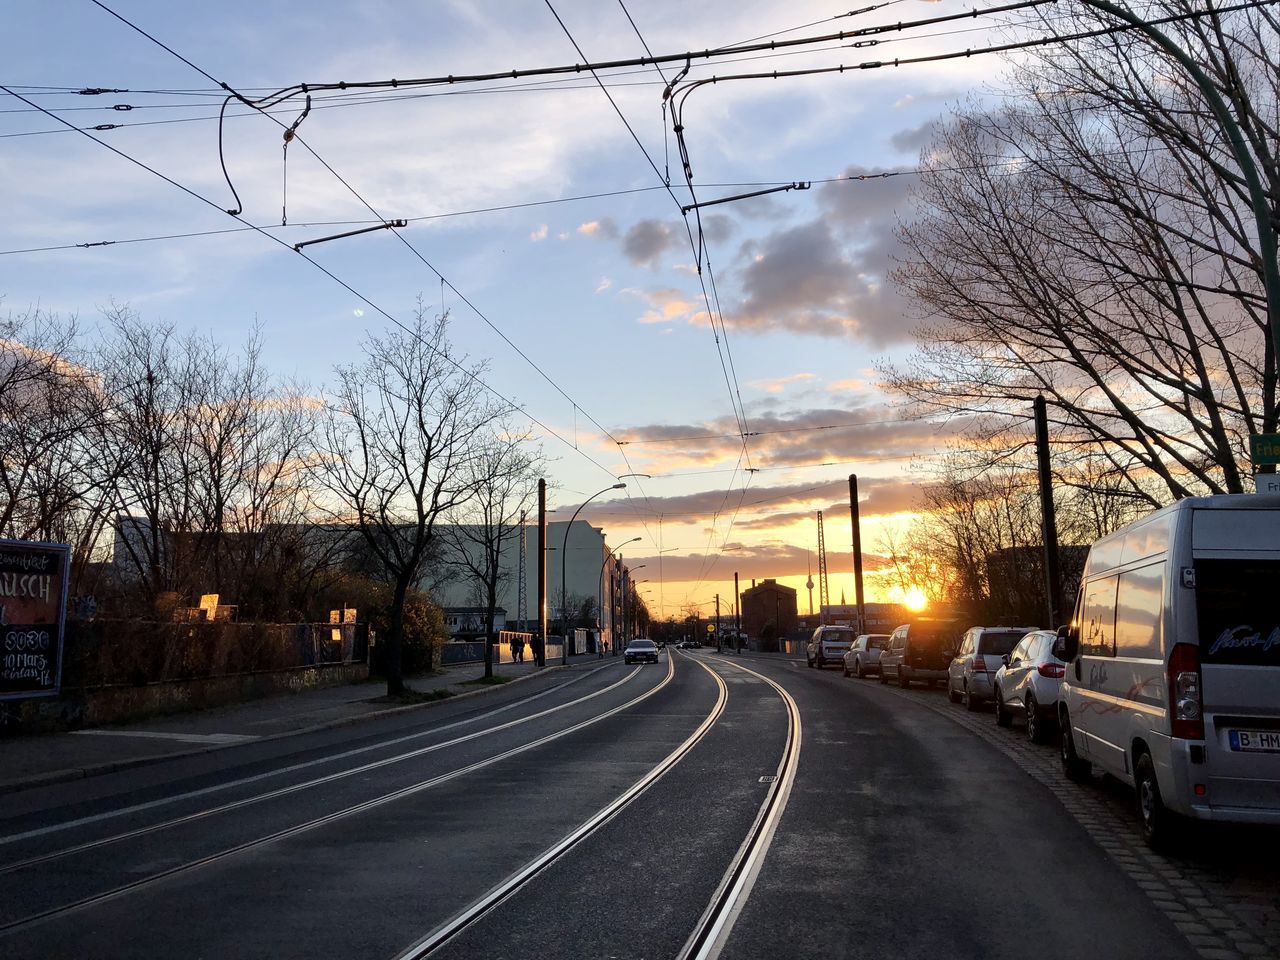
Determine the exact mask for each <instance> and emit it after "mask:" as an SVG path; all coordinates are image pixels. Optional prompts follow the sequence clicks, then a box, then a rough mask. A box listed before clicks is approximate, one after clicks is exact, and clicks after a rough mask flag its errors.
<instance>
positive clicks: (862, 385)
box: [823, 379, 871, 393]
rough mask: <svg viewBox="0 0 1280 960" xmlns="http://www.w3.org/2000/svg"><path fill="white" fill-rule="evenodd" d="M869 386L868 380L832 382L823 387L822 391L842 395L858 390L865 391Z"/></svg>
mask: <svg viewBox="0 0 1280 960" xmlns="http://www.w3.org/2000/svg"><path fill="white" fill-rule="evenodd" d="M870 386H871V383H870V381H868V380H857V379H852V380H834V381H832V382H831V383H828V384H827V385H826V386H825V387H823V389H824V390H825V391H826V392H827V393H844V392H846V391H848V392H857V391H859V390H866V389H867V388H868V387H870Z"/></svg>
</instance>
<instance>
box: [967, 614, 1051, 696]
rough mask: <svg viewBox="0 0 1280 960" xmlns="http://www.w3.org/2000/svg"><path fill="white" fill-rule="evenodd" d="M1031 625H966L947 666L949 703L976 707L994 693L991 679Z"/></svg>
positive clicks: (1031, 629) (1029, 629) (1030, 629)
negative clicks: (958, 644)
mask: <svg viewBox="0 0 1280 960" xmlns="http://www.w3.org/2000/svg"><path fill="white" fill-rule="evenodd" d="M1035 629H1036V628H1035V627H970V628H969V629H968V630H966V631H965V632H964V639H963V640H961V641H960V649H959V650H957V651H956V655H955V659H953V660H952V661H951V666H950V667H949V668H948V669H947V696H948V697H950V698H951V702H952V703H961V702H963V703H964V705H965V707H966V708H967V709H969V710H977V709H978V708H979V707H981V706H982V704H983V702H984V701H987V700H990V699H991V696H992V694H993V692H994V689H995V688H994V687H993V686H992V680H993V679H994V678H995V675H996V671H997V670H999V669H1000V665H1001V663H1002V662H1003V661H1002V660H1001V659H1000V658H1001V657H1003V656H1004V655H1005V654H1006V653H1011V652H1012V651H1013V648H1014V647H1015V646H1016V645H1017V643H1018V641H1019V640H1021V639H1022V638H1023V637H1025V636H1026V635H1027V634H1028V633H1031V632H1032V631H1033V630H1035Z"/></svg>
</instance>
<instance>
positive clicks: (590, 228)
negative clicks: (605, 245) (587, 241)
mask: <svg viewBox="0 0 1280 960" xmlns="http://www.w3.org/2000/svg"><path fill="white" fill-rule="evenodd" d="M578 232H579V233H580V234H582V235H583V236H584V237H600V238H601V239H604V240H612V239H613V238H614V237H616V236H617V235H618V225H617V224H616V223H614V222H613V220H612V219H611V218H610V217H601V218H600V219H599V220H589V221H587V222H586V223H583V224H580V225H579V226H578Z"/></svg>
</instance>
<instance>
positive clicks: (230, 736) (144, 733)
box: [71, 729, 258, 743]
mask: <svg viewBox="0 0 1280 960" xmlns="http://www.w3.org/2000/svg"><path fill="white" fill-rule="evenodd" d="M71 733H72V734H73V735H75V736H79V737H140V738H143V739H147V740H176V741H178V742H179V743H245V742H246V741H249V740H257V739H258V738H257V737H253V736H249V735H248V734H243V733H166V732H164V731H161V730H103V729H94V730H72V731H71Z"/></svg>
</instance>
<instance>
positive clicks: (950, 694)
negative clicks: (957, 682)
mask: <svg viewBox="0 0 1280 960" xmlns="http://www.w3.org/2000/svg"><path fill="white" fill-rule="evenodd" d="M947 699H948V700H950V701H951V702H952V703H959V702H960V694H958V693H956V692H955V690H953V689H952V688H951V681H950V680H948V681H947Z"/></svg>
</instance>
